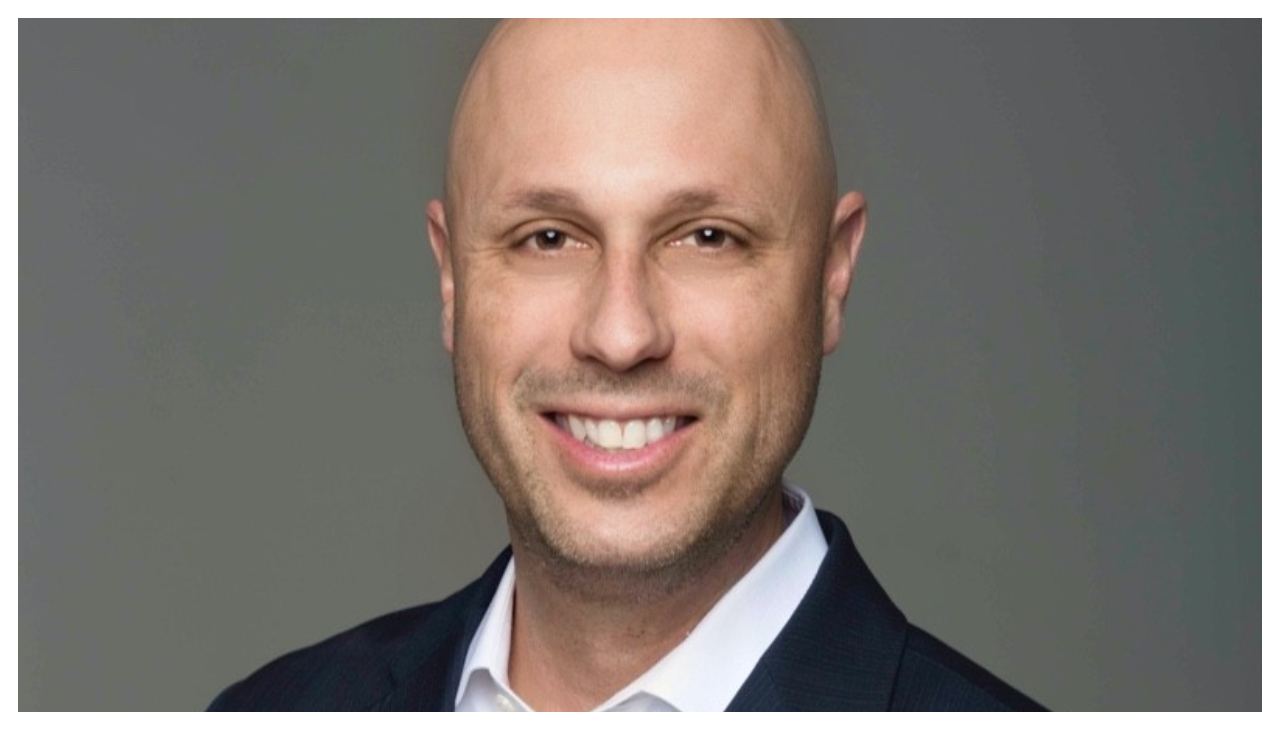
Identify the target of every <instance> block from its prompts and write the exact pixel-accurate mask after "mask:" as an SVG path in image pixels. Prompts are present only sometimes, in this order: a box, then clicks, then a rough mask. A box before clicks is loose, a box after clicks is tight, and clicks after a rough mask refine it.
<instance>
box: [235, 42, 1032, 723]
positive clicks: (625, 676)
mask: <svg viewBox="0 0 1280 730" xmlns="http://www.w3.org/2000/svg"><path fill="white" fill-rule="evenodd" d="M835 180H836V175H835V167H834V162H833V155H832V151H831V144H830V141H829V137H828V134H827V131H826V126H825V121H824V113H823V110H822V107H821V102H820V100H819V94H818V89H817V86H816V83H815V81H814V78H813V74H812V71H811V69H810V67H809V64H808V62H807V59H806V56H805V53H804V51H803V48H802V47H801V46H800V44H799V43H798V41H797V40H796V39H795V38H794V37H793V36H792V35H791V34H790V33H789V32H788V31H787V30H786V29H785V28H784V27H783V26H781V25H779V24H776V23H766V22H749V21H738V22H711V21H707V22H693V21H682V22H659V21H631V22H622V21H606V22H590V23H589V22H567V21H552V22H521V23H503V24H501V25H500V26H499V27H498V28H497V29H496V30H495V31H494V33H493V34H492V35H491V37H490V38H489V40H488V42H487V43H486V44H485V46H484V48H483V49H482V50H481V52H480V54H479V56H478V58H477V59H476V62H475V64H474V66H473V67H472V69H471V73H470V75H469V76H468V79H467V82H466V85H465V87H464V89H463V92H462V95H461V98H460V100H459V103H458V108H457V112H456V115H455V118H454V127H453V133H452V136H451V140H450V146H449V162H448V170H447V174H446V184H445V195H444V198H443V200H439V201H432V202H431V203H430V204H429V205H428V208H427V219H428V236H429V238H430V241H431V247H432V250H433V251H434V252H435V256H436V260H437V261H438V262H439V265H440V291H441V296H442V302H443V307H442V333H443V341H444V347H445V349H446V350H448V351H449V353H450V354H451V355H452V357H453V363H454V379H455V385H456V389H457V400H458V410H459V413H460V415H461V417H462V424H463V427H464V430H465V431H466V434H467V437H468V440H469V441H470V443H471V446H472V448H473V450H474V451H475V453H476V456H477V457H478V458H479V460H480V463H481V465H482V466H483V467H484V470H485V473H486V474H487V475H488V476H489V479H490V480H491V481H492V483H493V486H494V487H495V488H496V489H497V491H498V494H499V495H500V496H501V498H502V502H503V504H504V506H505V509H506V517H507V524H508V527H509V531H510V535H511V547H510V549H509V550H508V551H506V552H504V553H503V554H502V555H501V556H499V558H498V559H497V561H495V562H494V563H493V565H492V566H491V567H490V569H489V570H488V571H487V572H486V573H485V575H484V576H482V577H481V578H480V579H479V580H478V581H477V582H475V583H473V584H472V585H470V586H468V587H467V588H464V589H463V590H462V591H460V592H458V593H457V594H455V595H453V596H452V597H450V598H448V599H446V600H445V601H442V602H440V603H437V604H432V605H429V606H422V607H418V608H413V609H409V610H407V611H402V612H400V613H396V614H392V615H390V616H386V617H383V618H380V619H376V620H374V621H372V622H369V623H367V624H364V625H363V626H360V627H358V628H356V629H353V630H351V631H348V632H346V633H344V634H340V635H338V636H336V637H334V638H332V639H329V640H328V641H325V642H322V643H321V644H318V645H316V646H314V647H311V648H308V649H304V650H302V651H299V652H295V653H293V654H290V655H288V656H286V657H284V658H282V659H279V660H277V661H275V662H273V663H272V664H269V665H268V666H267V667H265V668H263V669H262V670H260V671H259V672H257V673H256V674H254V675H253V676H251V677H249V678H248V679H246V680H244V681H243V682H240V683H238V684H236V685H234V686H233V687H231V688H230V689H228V690H227V691H226V692H224V693H223V694H222V695H221V696H220V697H219V698H218V699H217V700H216V701H215V702H214V706H213V707H214V709H350V710H356V709H368V710H373V709H388V710H390V709H423V710H454V709H457V710H472V711H486V710H590V709H604V710H650V711H671V710H680V711H690V710H694V711H699V710H700V711H719V710H725V709H730V710H735V709H742V710H748V709H761V710H766V709H767V710H774V709H791V710H809V709H814V710H817V709H822V710H858V709H867V710H887V709H904V710H908V709H991V710H995V709H1034V708H1036V705H1035V704H1034V703H1033V702H1031V701H1030V700H1028V699H1027V698H1026V697H1024V696H1023V695H1021V694H1019V693H1018V692H1016V691H1014V690H1013V689H1011V688H1009V687H1008V686H1006V685H1005V684H1003V683H1002V682H1000V681H999V680H998V679H996V678H995V677H993V676H991V675H990V674H988V673H987V672H985V671H983V670H982V669H980V668H979V667H977V666H976V665H974V664H973V663H971V662H969V661H968V660H966V659H964V658H963V657H961V656H960V655H959V654H957V653H955V652H954V651H953V650H951V649H950V648H948V647H946V646H945V645H944V644H942V643H940V642H939V641H937V640H936V639H933V638H932V637H930V636H929V635H927V634H925V633H924V632H922V631H920V630H919V629H916V628H915V627H913V626H911V625H909V624H908V623H907V622H906V620H905V619H904V618H903V616H902V614H901V613H900V612H899V611H898V610H897V609H896V608H895V607H894V606H893V604H892V603H891V602H890V601H889V599H888V597H887V596H886V595H885V594H884V592H883V591H882V590H881V589H880V587H879V586H878V585H877V584H876V582H875V580H874V578H872V576H871V574H870V572H869V571H868V570H867V568H866V566H865V565H864V564H863V563H862V561H861V559H860V558H859V557H858V554H857V552H856V551H855V550H854V547H853V543H852V541H851V540H850V537H849V534H848V532H847V530H846V529H845V527H844V525H843V523H841V522H840V521H839V520H838V519H837V518H835V517H834V516H832V515H829V514H826V513H822V512H818V511H816V510H815V509H814V506H813V504H812V503H811V501H810V499H809V497H808V496H807V495H806V494H805V493H804V492H803V491H801V490H800V489H799V488H797V487H795V486H793V485H790V484H788V483H787V482H786V481H785V480H784V479H783V470H784V469H785V467H786V465H787V464H788V463H789V462H790V461H791V458H792V457H793V456H794V454H795V452H796V450H797V449H798V448H799V446H800V442H801V440H802V439H803V437H804V433H805V430H806V429H807V427H808V424H809V421H810V417H811V415H812V412H813V406H814V400H815V398H816V395H817V388H818V376H819V371H820V368H821V362H822V358H823V356H824V355H825V354H828V353H830V352H832V351H833V350H834V349H835V347H836V345H837V344H838V343H839V341H840V336H841V325H842V320H843V311H844V303H845V299H846V296H847V294H848V292H849V286H850V282H851V280H852V276H853V268H854V263H855V261H856V259H857V254H858V248H859V245H860V243H861V241H862V234H863V229H864V226H865V222H866V212H865V203H864V200H863V197H862V195H860V194H858V193H847V194H845V195H843V196H839V197H838V196H837V195H836V188H835Z"/></svg>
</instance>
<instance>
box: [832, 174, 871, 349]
mask: <svg viewBox="0 0 1280 730" xmlns="http://www.w3.org/2000/svg"><path fill="white" fill-rule="evenodd" d="M866 228H867V201H866V198H864V197H863V196H862V193H856V192H855V193H845V194H844V195H843V196H842V197H841V198H840V200H839V202H837V203H836V213H835V216H833V217H832V220H831V237H830V240H829V241H828V244H827V261H826V266H825V268H824V271H823V275H822V283H823V294H822V352H823V354H826V355H830V354H831V353H832V352H834V351H835V349H836V345H838V344H840V333H841V331H842V330H843V328H844V302H845V300H846V299H848V298H849V286H850V284H851V283H852V282H853V267H854V265H855V264H856V263H857V261H858V249H859V248H860V247H861V246H862V233H863V231H865V230H866Z"/></svg>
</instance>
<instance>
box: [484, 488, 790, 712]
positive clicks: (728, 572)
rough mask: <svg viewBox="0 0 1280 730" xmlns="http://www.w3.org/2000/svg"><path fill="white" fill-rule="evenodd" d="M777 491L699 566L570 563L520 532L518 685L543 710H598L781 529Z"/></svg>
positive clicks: (514, 676)
mask: <svg viewBox="0 0 1280 730" xmlns="http://www.w3.org/2000/svg"><path fill="white" fill-rule="evenodd" d="M784 523H785V518H784V511H783V507H782V496H781V494H779V495H778V496H777V497H776V498H771V499H770V500H768V501H767V502H766V503H765V504H764V505H762V507H761V509H760V510H759V511H758V512H757V514H756V515H754V516H753V518H752V519H751V521H750V522H749V524H748V525H747V526H746V528H745V529H744V530H743V531H742V533H741V534H740V535H738V536H737V537H736V538H735V539H734V540H733V541H732V542H731V543H730V544H728V545H726V546H725V548H724V549H723V550H721V551H720V552H719V553H718V554H714V555H711V556H707V557H706V558H705V563H704V564H700V565H698V566H678V567H675V568H672V569H670V570H665V571H646V572H635V573H629V572H627V571H625V570H617V569H609V570H601V569H592V568H583V567H581V566H577V567H569V566H565V565H564V564H563V563H560V562H556V561H554V560H549V559H547V558H546V557H544V556H542V555H540V554H539V552H538V551H535V550H531V549H529V548H528V547H527V546H525V545H523V544H522V543H521V541H519V540H513V542H512V550H513V552H514V553H515V558H516V564H517V565H518V566H519V569H518V570H517V571H516V590H515V607H514V618H513V622H512V632H511V654H510V658H509V661H508V672H509V675H510V680H511V686H512V689H514V690H515V691H516V693H517V694H519V695H520V697H521V698H523V699H524V700H525V702H527V703H528V704H529V706H530V707H533V708H534V709H537V710H590V709H592V708H595V707H597V706H599V705H600V704H601V703H603V702H604V701H605V700H607V699H609V697H611V696H613V695H614V694H615V693H616V692H617V691H618V690H620V689H622V688H623V687H625V686H627V685H628V684H630V683H631V682H632V681H634V680H635V679H636V678H637V677H639V676H640V675H641V674H644V672H646V671H647V670H648V669H649V668H650V667H652V666H653V665H654V664H656V663H657V662H658V661H659V660H661V659H662V658H663V657H664V656H666V655H667V654H668V653H670V652H671V650H672V649H674V648H675V647H676V646H678V645H679V644H680V643H681V642H682V641H684V639H685V637H687V636H688V635H689V634H690V632H692V631H693V629H694V628H695V627H696V626H697V625H698V622H699V621H701V620H702V618H703V617H704V616H705V615H706V614H707V612H708V611H710V610H711V608H712V607H713V606H715V604H716V603H717V602H718V601H719V600H720V598H721V596H723V595H724V594H725V592H727V591H728V590H729V589H730V588H731V587H733V585H734V584H735V583H737V582H738V580H739V579H741V578H742V576H743V575H745V574H746V573H747V571H749V570H750V569H751V567H752V566H754V565H755V564H756V562H757V561H758V560H759V559H760V558H761V556H763V555H764V554H765V552H767V551H768V549H769V548H770V546H772V545H773V543H774V542H775V541H776V540H777V539H778V537H779V536H780V535H781V534H782V531H783V528H784Z"/></svg>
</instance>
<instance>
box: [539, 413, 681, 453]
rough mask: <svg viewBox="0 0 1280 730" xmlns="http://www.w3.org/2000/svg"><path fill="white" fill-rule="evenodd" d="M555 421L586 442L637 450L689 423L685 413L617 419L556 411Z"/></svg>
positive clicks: (596, 446)
mask: <svg viewBox="0 0 1280 730" xmlns="http://www.w3.org/2000/svg"><path fill="white" fill-rule="evenodd" d="M554 416H555V422H556V425H557V426H559V427H560V428H561V429H562V430H564V431H566V432H568V433H570V434H572V435H573V437H574V438H575V439H577V440H578V441H581V442H582V443H584V444H586V445H588V446H593V447H595V448H598V449H604V450H607V451H634V450H636V449H643V448H644V447H646V446H649V445H650V444H655V443H657V442H659V441H662V440H663V439H665V438H667V437H668V436H670V435H671V434H673V433H675V432H676V431H677V430H679V429H680V428H683V427H684V426H687V425H688V424H689V423H691V422H692V420H693V419H691V418H688V417H685V416H652V417H649V418H631V419H627V420H614V419H611V418H588V417H587V416H579V415H575V414H571V413H556V414H554Z"/></svg>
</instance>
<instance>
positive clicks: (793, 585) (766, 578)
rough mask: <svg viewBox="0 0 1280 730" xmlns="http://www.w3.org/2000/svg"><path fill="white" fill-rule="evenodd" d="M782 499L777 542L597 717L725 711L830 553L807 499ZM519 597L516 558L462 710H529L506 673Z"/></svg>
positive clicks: (484, 630)
mask: <svg viewBox="0 0 1280 730" xmlns="http://www.w3.org/2000/svg"><path fill="white" fill-rule="evenodd" d="M783 494H784V496H785V498H786V500H787V507H788V509H787V514H788V516H790V515H792V514H794V515H795V516H794V518H792V519H791V520H790V523H789V524H788V525H787V527H786V529H785V530H784V531H783V533H782V536H781V537H779V538H778V540H777V542H775V543H774V544H773V546H772V547H770V548H769V550H768V552H766V553H765V554H764V556H763V557H761V558H760V560H759V561H758V562H757V563H756V564H755V565H754V566H753V567H752V568H751V570H749V571H747V574H746V575H744V576H742V578H741V579H740V580H739V581H738V582H737V583H735V584H734V585H733V587H732V588H730V589H729V590H728V592H726V593H725V594H724V596H722V597H721V598H720V600H719V601H718V602H717V603H716V605H715V606H712V608H711V610H710V611H708V612H707V615H706V616H704V617H703V619H702V621H700V622H699V623H698V625H697V626H696V627H695V628H694V629H693V631H692V632H691V633H690V634H689V635H688V636H687V637H685V640H684V641H683V642H681V643H680V645H679V646H677V647H676V648H674V649H672V650H671V652H670V653H669V654H667V655H666V656H665V657H663V658H662V659H661V660H659V661H658V663H657V664H655V665H653V666H652V667H650V668H649V670H648V671H647V672H645V673H644V674H642V675H640V676H639V677H637V678H636V680H635V681H634V682H632V683H631V684H629V685H627V686H626V687H623V688H622V689H621V690H619V691H618V692H617V693H616V694H614V695H613V697H610V698H609V699H608V700H606V701H605V702H604V703H603V704H601V705H600V706H599V707H597V708H596V711H616V712H719V711H723V710H724V709H725V708H726V707H728V706H729V702H730V701H731V700H732V699H733V697H734V695H736V694H737V693H738V689H739V688H740V687H741V686H742V683H743V682H745V681H746V679H747V677H748V676H749V675H750V674H751V671H752V670H753V669H755V666H756V663H757V662H759V661H760V657H762V656H764V652H765V650H766V649H768V648H769V645H770V644H772V643H773V640H774V639H775V638H777V636H778V634H779V633H780V632H781V631H782V627H783V626H785V625H786V623H787V621H788V620H790V618H791V614H792V613H794V612H795V610H796V607H797V606H799V605H800V601H801V599H803V598H804V594H805V592H806V591H807V590H808V589H809V584H810V583H812V582H813V578H814V576H816V575H817V574H818V566H819V565H821V563H822V559H823V557H824V556H825V555H826V553H827V541H826V538H825V537H824V536H823V534H822V527H821V526H820V525H819V524H818V516H817V514H816V513H815V512H814V511H813V502H812V501H811V500H810V499H809V495H807V494H805V493H804V492H803V491H801V490H800V489H798V488H796V487H794V486H791V485H789V484H787V485H783ZM514 597H515V560H514V559H513V560H511V561H510V562H509V563H507V570H506V572H505V573H504V574H503V576H502V582H501V583H499V584H498V590H497V592H496V593H494V596H493V600H492V601H491V602H490V603H489V609H488V611H486V612H485V615H484V619H483V620H482V621H481V622H480V627H479V629H477V631H476V635H475V637H474V638H472V640H471V647H470V649H469V650H468V651H467V661H466V664H464V665H463V668H462V681H461V683H460V684H459V686H458V695H457V703H456V704H457V709H458V711H459V712H494V711H508V712H510V711H526V712H527V711H530V708H529V706H528V705H526V704H525V702H524V701H523V700H521V699H520V697H519V696H518V695H516V693H515V691H513V690H512V689H511V684H510V680H509V677H508V674H507V659H508V656H509V654H510V651H511V610H512V604H513V599H514Z"/></svg>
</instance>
